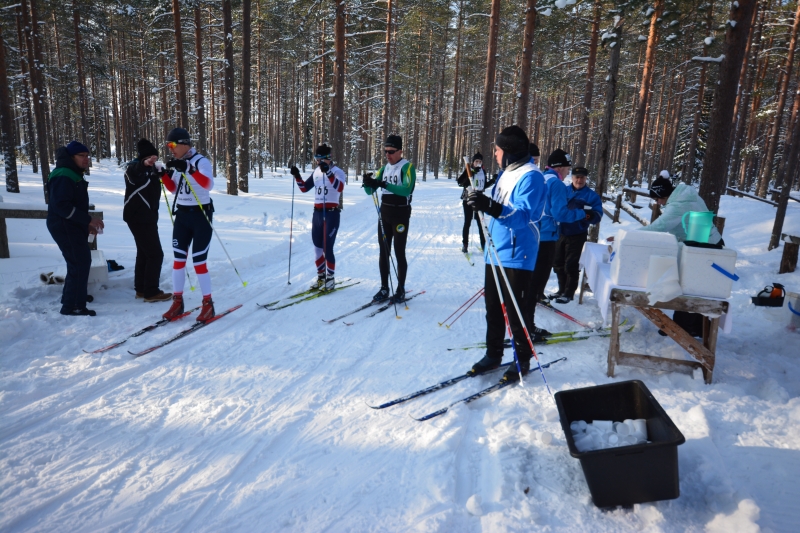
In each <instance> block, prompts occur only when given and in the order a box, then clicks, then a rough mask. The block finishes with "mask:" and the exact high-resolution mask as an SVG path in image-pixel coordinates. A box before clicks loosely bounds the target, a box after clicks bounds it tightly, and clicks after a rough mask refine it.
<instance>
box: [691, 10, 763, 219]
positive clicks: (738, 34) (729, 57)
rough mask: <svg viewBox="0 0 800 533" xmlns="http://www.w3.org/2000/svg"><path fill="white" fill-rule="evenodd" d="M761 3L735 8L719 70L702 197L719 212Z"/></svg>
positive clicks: (702, 181) (707, 204)
mask: <svg viewBox="0 0 800 533" xmlns="http://www.w3.org/2000/svg"><path fill="white" fill-rule="evenodd" d="M756 2H757V0H739V2H738V7H736V6H737V4H734V7H733V8H732V9H731V13H730V19H729V20H730V21H731V23H729V24H728V30H727V31H726V33H725V48H724V54H725V58H724V59H723V60H722V64H721V65H720V68H719V81H718V83H717V88H716V90H715V91H714V107H713V109H712V110H711V123H710V125H709V132H708V145H707V147H706V154H705V158H704V164H703V172H702V174H701V177H700V196H701V197H702V198H703V200H705V202H706V206H708V209H709V210H710V211H713V212H715V213H716V212H718V211H719V200H720V195H722V194H723V193H724V191H725V186H726V184H727V181H728V176H727V171H728V159H729V158H730V127H731V119H732V118H733V106H734V104H735V103H736V93H737V90H738V83H737V82H738V81H739V72H740V71H741V69H742V59H743V57H744V50H745V47H746V46H747V37H748V35H749V33H750V22H751V19H752V16H753V9H754V8H755V4H756Z"/></svg>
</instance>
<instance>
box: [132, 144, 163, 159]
mask: <svg viewBox="0 0 800 533" xmlns="http://www.w3.org/2000/svg"><path fill="white" fill-rule="evenodd" d="M136 152H137V153H138V154H139V160H140V161H141V160H142V159H145V158H148V157H150V156H151V155H154V156H158V150H157V149H156V147H155V146H153V143H151V142H150V141H148V140H147V139H139V142H138V143H136Z"/></svg>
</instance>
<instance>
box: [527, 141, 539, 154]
mask: <svg viewBox="0 0 800 533" xmlns="http://www.w3.org/2000/svg"><path fill="white" fill-rule="evenodd" d="M528 155H529V156H531V157H539V156H540V155H541V154H540V153H539V147H538V146H536V144H534V143H531V144H529V145H528Z"/></svg>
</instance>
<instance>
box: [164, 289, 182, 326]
mask: <svg viewBox="0 0 800 533" xmlns="http://www.w3.org/2000/svg"><path fill="white" fill-rule="evenodd" d="M182 314H183V294H182V293H181V294H173V295H172V306H170V308H169V311H167V312H166V313H164V314H163V315H161V316H162V317H164V318H166V319H167V320H175V319H176V318H178V316H179V315H182Z"/></svg>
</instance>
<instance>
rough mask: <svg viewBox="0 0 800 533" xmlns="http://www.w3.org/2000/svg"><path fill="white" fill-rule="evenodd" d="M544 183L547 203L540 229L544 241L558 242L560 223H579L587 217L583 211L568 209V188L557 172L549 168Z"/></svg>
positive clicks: (545, 173) (545, 172)
mask: <svg viewBox="0 0 800 533" xmlns="http://www.w3.org/2000/svg"><path fill="white" fill-rule="evenodd" d="M544 181H545V185H546V186H547V202H546V203H545V206H544V215H543V216H542V221H541V222H540V223H539V228H540V229H541V232H542V241H545V242H547V241H557V240H558V225H559V224H560V223H565V222H577V221H579V220H581V219H583V218H586V215H585V214H584V213H583V210H579V209H569V208H568V207H567V202H568V198H567V186H566V185H564V182H563V181H561V178H560V177H559V175H558V173H557V172H556V171H555V170H553V169H552V168H549V167H548V168H547V170H545V171H544Z"/></svg>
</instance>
